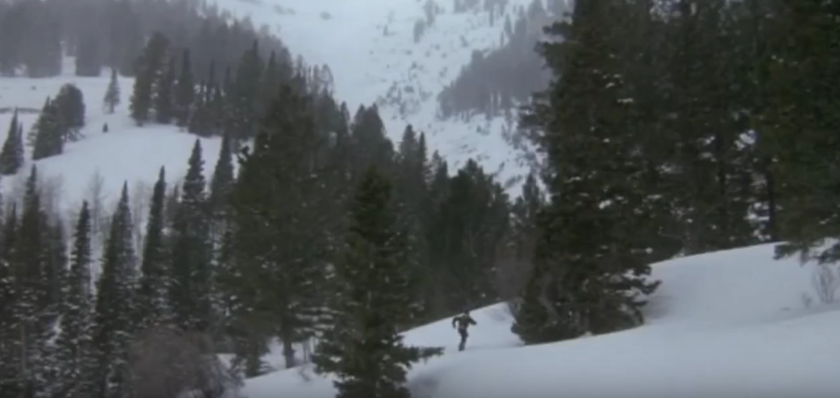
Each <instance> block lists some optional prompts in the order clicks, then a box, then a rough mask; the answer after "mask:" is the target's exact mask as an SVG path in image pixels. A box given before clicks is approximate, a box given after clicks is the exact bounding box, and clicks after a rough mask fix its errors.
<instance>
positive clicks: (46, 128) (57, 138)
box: [31, 98, 65, 160]
mask: <svg viewBox="0 0 840 398" xmlns="http://www.w3.org/2000/svg"><path fill="white" fill-rule="evenodd" d="M32 133H33V135H32V136H31V137H32V138H33V139H32V160H40V159H44V158H48V157H51V156H56V155H60V154H61V153H62V152H63V151H64V136H65V131H64V123H63V122H62V120H61V112H60V110H59V108H58V106H57V104H56V103H55V102H53V101H50V99H49V98H48V99H47V102H46V103H45V104H44V109H43V110H42V111H41V115H40V116H39V117H38V120H37V121H36V122H35V127H34V128H33V131H32Z"/></svg>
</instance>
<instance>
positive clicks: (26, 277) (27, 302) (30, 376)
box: [13, 166, 57, 396]
mask: <svg viewBox="0 0 840 398" xmlns="http://www.w3.org/2000/svg"><path fill="white" fill-rule="evenodd" d="M37 181H38V173H37V169H36V168H35V166H33V167H32V171H31V173H30V176H29V179H28V180H27V182H26V192H25V193H24V199H23V214H22V217H21V222H20V229H19V230H18V232H17V234H16V237H15V248H14V249H13V250H14V255H15V258H14V261H13V264H14V268H15V271H14V273H15V275H17V291H16V294H17V299H16V305H15V307H16V318H17V328H16V329H17V330H16V334H17V338H18V341H17V343H16V348H17V351H16V353H15V356H14V361H15V362H16V363H18V364H19V365H20V367H19V368H18V373H17V374H18V377H19V379H18V382H19V383H21V384H19V386H20V387H19V388H20V391H27V394H33V395H35V396H44V395H45V394H48V393H49V392H50V391H49V389H48V378H49V377H50V376H51V375H50V370H51V369H50V368H51V365H53V364H52V363H50V361H51V359H52V358H51V352H50V349H51V345H50V344H48V342H49V341H50V340H51V339H52V338H53V331H54V326H55V323H54V322H55V319H56V315H57V308H55V307H54V306H52V305H51V298H52V297H51V296H50V294H49V293H50V282H49V271H48V263H47V253H46V250H44V249H45V248H46V247H48V241H47V239H46V238H47V236H48V235H47V231H46V230H45V229H44V226H45V225H46V222H45V221H46V215H45V214H44V212H43V210H42V207H41V197H40V194H39V193H38V186H37Z"/></svg>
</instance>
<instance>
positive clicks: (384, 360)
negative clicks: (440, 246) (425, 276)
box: [313, 168, 442, 398]
mask: <svg viewBox="0 0 840 398" xmlns="http://www.w3.org/2000/svg"><path fill="white" fill-rule="evenodd" d="M390 196H391V187H390V184H389V182H388V181H387V179H385V177H384V176H382V175H380V174H379V173H377V172H376V171H375V169H373V168H371V169H369V170H368V171H367V172H366V173H365V174H364V176H363V177H362V180H361V182H360V184H359V188H358V191H357V193H356V196H355V199H354V201H353V204H352V207H351V210H350V217H351V222H350V226H349V231H348V236H347V241H346V249H345V251H344V253H343V256H342V258H341V261H339V263H338V264H336V267H335V270H334V274H335V276H334V278H335V279H334V283H333V284H332V286H333V287H334V289H335V292H334V297H332V298H331V300H330V308H331V314H332V319H331V321H332V322H334V323H333V327H331V328H328V329H326V331H325V334H324V336H323V340H322V342H321V344H320V345H319V346H318V353H317V355H316V356H315V357H314V358H313V361H314V362H315V365H316V371H317V372H319V373H333V374H335V375H336V377H337V379H338V380H337V381H335V382H334V384H335V386H336V388H337V389H338V395H337V397H340V398H352V397H359V398H361V397H409V396H410V393H409V391H408V389H407V388H406V387H405V381H406V376H405V375H406V372H407V371H408V369H410V367H411V365H412V363H414V362H418V361H420V360H423V359H425V358H428V357H431V356H433V355H438V354H440V353H441V352H442V349H440V348H418V347H407V346H405V345H404V344H403V342H402V336H401V335H400V334H399V326H400V325H404V324H405V323H406V322H407V321H409V320H410V319H411V317H412V311H417V308H416V307H414V306H413V300H414V298H413V296H412V294H411V288H412V282H413V281H412V280H411V279H410V269H408V267H407V266H406V263H407V260H409V259H408V258H406V257H405V256H406V248H407V247H406V243H407V242H406V236H405V234H404V233H401V232H399V231H397V230H396V222H395V218H394V214H393V213H391V211H390V209H389V204H390V203H391V197H390Z"/></svg>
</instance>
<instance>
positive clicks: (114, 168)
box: [0, 61, 221, 220]
mask: <svg viewBox="0 0 840 398" xmlns="http://www.w3.org/2000/svg"><path fill="white" fill-rule="evenodd" d="M67 64H68V65H67V67H66V68H65V73H64V75H62V76H59V77H54V78H47V79H26V78H0V110H3V109H5V112H3V111H0V139H2V140H5V139H6V133H7V129H8V125H9V122H10V120H11V119H12V112H11V111H10V110H12V109H14V108H19V109H21V113H20V114H19V120H20V121H21V122H22V123H23V124H24V136H26V134H28V132H29V131H30V130H31V128H32V126H33V125H34V124H35V120H36V119H37V118H38V113H36V112H40V110H41V108H42V106H43V105H44V101H45V100H46V99H47V97H54V96H55V95H56V94H57V93H58V90H59V89H60V88H61V86H62V85H64V84H67V83H73V84H75V85H77V86H78V87H79V89H81V91H82V93H83V94H84V98H85V105H86V121H87V126H86V127H85V128H84V129H83V130H82V134H83V138H82V139H80V140H79V141H78V142H73V143H68V144H67V145H65V148H64V153H63V154H61V155H59V156H55V157H51V158H47V159H43V160H40V161H38V162H35V163H36V164H37V167H38V174H39V177H40V178H39V179H40V180H41V182H42V183H43V184H48V185H49V186H51V189H58V197H56V198H54V199H55V200H56V202H55V205H56V206H57V209H56V210H58V211H61V212H62V213H61V214H68V212H72V211H74V210H77V209H78V208H79V206H80V205H81V203H82V201H83V200H91V199H92V197H91V195H92V192H91V189H90V187H91V186H92V185H93V184H92V181H93V180H94V179H96V178H97V176H98V177H100V178H101V182H102V195H103V197H102V199H103V201H104V204H105V205H106V206H107V210H108V211H111V210H113V209H112V204H116V201H117V199H118V197H119V193H120V189H121V188H122V185H123V183H124V182H127V183H128V186H129V191H130V194H132V196H133V197H132V199H135V198H136V199H137V200H148V199H149V197H150V196H151V188H152V186H153V185H154V182H155V181H156V180H157V175H158V171H159V169H160V167H161V166H164V167H165V168H166V173H167V181H168V182H169V183H170V187H171V186H172V184H174V183H175V182H177V181H178V180H180V179H181V178H183V176H184V175H185V174H186V170H187V158H188V157H189V155H190V152H191V150H192V146H193V144H194V143H195V140H196V136H195V135H193V134H188V133H186V132H181V131H178V129H177V128H176V127H174V126H155V125H147V126H144V127H137V126H136V125H135V124H134V122H133V121H132V120H131V119H130V118H129V117H128V102H129V96H130V93H131V88H132V85H133V83H134V81H133V79H128V78H121V79H120V88H121V90H122V98H121V100H122V104H121V105H120V106H119V107H118V108H117V109H116V112H115V113H114V114H113V115H108V114H106V113H105V112H104V109H103V107H102V98H103V97H104V95H105V90H106V88H107V87H108V81H109V79H108V77H106V75H107V74H103V77H100V78H87V77H76V76H73V69H72V66H71V65H72V63H71V62H69V61H68V62H67ZM29 109H31V110H34V111H36V112H32V111H27V110H29ZM106 123H107V124H108V127H109V132H108V133H103V132H102V127H103V125H104V124H106ZM24 139H25V137H24ZM201 141H202V149H203V155H204V162H205V177H207V178H208V179H209V177H210V173H212V171H213V166H214V165H215V163H216V160H217V159H218V152H219V149H220V145H221V140H220V139H218V138H211V139H201ZM26 151H27V152H26V164H25V165H24V167H23V168H22V169H21V171H20V172H18V174H17V175H15V176H12V177H5V178H3V179H2V184H3V188H4V189H3V194H4V195H6V196H7V198H8V197H9V196H12V197H14V196H16V195H19V194H20V193H22V186H23V183H24V182H25V180H26V178H27V177H28V175H29V170H30V167H31V166H32V164H33V162H32V160H31V147H29V146H28V145H27V146H26ZM135 191H136V192H135ZM147 191H148V192H147ZM145 212H146V210H145V209H144V210H143V213H142V214H136V215H135V217H139V218H138V220H139V219H142V217H144V216H145Z"/></svg>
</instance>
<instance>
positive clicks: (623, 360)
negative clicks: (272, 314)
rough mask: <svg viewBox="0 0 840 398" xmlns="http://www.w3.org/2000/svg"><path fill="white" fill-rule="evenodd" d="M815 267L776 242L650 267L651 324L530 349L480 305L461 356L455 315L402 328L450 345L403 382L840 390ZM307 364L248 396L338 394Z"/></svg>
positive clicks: (569, 392)
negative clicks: (778, 253)
mask: <svg viewBox="0 0 840 398" xmlns="http://www.w3.org/2000/svg"><path fill="white" fill-rule="evenodd" d="M816 268H817V266H816V265H812V264H806V265H805V266H800V264H799V263H798V261H797V260H795V259H785V260H773V245H761V246H754V247H748V248H743V249H736V250H729V251H722V252H716V253H711V254H705V255H698V256H692V257H686V258H681V259H675V260H671V261H666V262H663V263H659V264H655V265H654V266H653V276H652V277H653V278H654V279H658V280H661V281H662V285H661V287H660V288H659V290H658V291H657V292H656V293H655V294H654V295H653V296H652V297H651V300H650V304H649V306H648V307H647V309H646V316H647V323H646V324H645V325H643V326H640V327H638V328H635V329H631V330H627V331H622V332H616V333H611V334H607V335H600V336H591V337H585V338H580V339H576V340H570V341H565V342H558V343H552V344H543V345H535V346H528V347H524V346H522V345H521V344H520V342H519V341H518V339H517V337H516V336H515V335H513V334H512V333H511V332H510V326H511V323H512V319H511V317H510V315H509V313H508V311H507V309H506V306H505V305H503V304H497V305H493V306H490V307H486V308H481V309H477V310H474V311H473V313H472V315H473V317H474V318H475V319H476V321H477V322H478V325H477V326H473V327H472V328H471V330H470V340H469V342H468V346H467V350H466V351H464V352H460V353H459V352H457V351H456V348H455V346H456V344H457V342H458V335H457V333H456V332H455V330H453V329H452V327H451V323H450V322H451V321H450V319H443V320H441V321H439V322H435V323H432V324H429V325H426V326H422V327H419V328H417V329H414V330H411V331H408V332H406V333H405V334H404V336H405V341H406V342H407V343H408V344H412V345H421V346H443V347H445V348H446V353H445V354H444V355H443V356H440V357H436V358H433V359H430V360H429V361H428V362H426V363H420V364H417V365H416V366H415V367H414V368H413V369H411V370H410V372H409V375H408V376H409V377H408V386H409V388H410V389H411V391H412V394H413V396H414V397H415V398H430V397H438V398H468V397H485V398H495V397H498V398H507V397H530V396H534V397H557V396H561V397H592V398H595V397H605V396H617V397H632V398H635V397H639V398H642V397H647V398H651V397H657V398H658V397H676V396H691V397H695V396H696V397H771V396H772V397H775V396H802V397H805V396H808V397H810V396H814V397H823V396H825V397H829V396H834V397H836V396H840V378H838V377H837V371H836V366H835V365H836V364H837V361H838V360H840V344H838V343H837V330H838V328H840V312H839V311H840V306H837V305H834V304H831V303H829V304H820V303H819V301H817V300H816V293H815V291H814V287H813V284H812V276H813V272H814V271H815V270H816ZM803 295H809V296H811V297H812V298H814V299H815V301H814V304H811V305H805V303H804V300H803ZM308 366H309V365H304V367H302V368H299V369H290V370H283V371H279V372H275V373H270V374H267V375H264V376H261V377H258V378H254V379H249V380H247V381H246V385H245V387H244V388H243V391H242V393H243V394H244V395H245V396H246V397H247V398H274V397H284V398H298V397H300V398H304V397H312V398H332V397H334V396H335V389H334V388H333V387H332V380H331V379H330V378H329V377H321V376H318V375H316V374H314V373H313V372H312V371H311V368H309V367H308Z"/></svg>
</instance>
